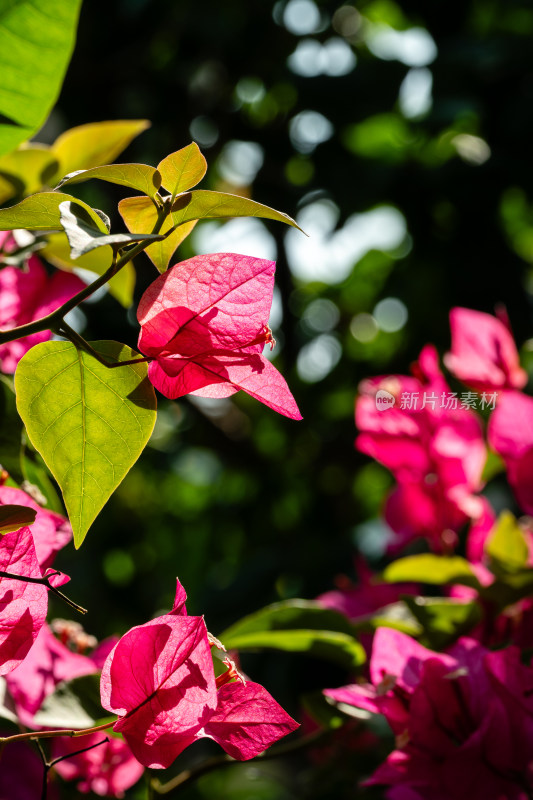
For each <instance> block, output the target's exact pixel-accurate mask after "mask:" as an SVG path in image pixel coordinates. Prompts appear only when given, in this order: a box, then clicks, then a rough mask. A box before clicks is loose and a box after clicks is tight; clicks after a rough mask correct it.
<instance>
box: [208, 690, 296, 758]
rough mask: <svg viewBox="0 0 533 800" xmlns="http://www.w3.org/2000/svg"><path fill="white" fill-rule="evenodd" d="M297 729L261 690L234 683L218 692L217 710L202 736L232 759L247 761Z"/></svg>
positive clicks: (272, 699)
mask: <svg viewBox="0 0 533 800" xmlns="http://www.w3.org/2000/svg"><path fill="white" fill-rule="evenodd" d="M298 727H299V724H298V723H297V722H295V720H293V719H292V717H290V716H289V715H288V714H287V712H286V711H284V710H283V708H282V707H281V706H280V705H279V704H278V703H276V701H275V700H274V698H273V697H272V696H271V695H270V694H269V693H268V692H267V690H266V689H265V688H264V687H263V686H260V685H259V684H258V683H253V682H252V681H247V682H246V683H245V684H243V683H241V682H240V681H237V682H235V683H227V684H225V685H224V686H222V687H221V688H220V689H219V690H218V705H217V709H216V711H214V713H213V714H212V715H211V717H210V719H209V722H208V723H207V725H205V726H204V733H205V735H206V736H208V737H209V738H211V739H214V740H215V742H218V744H219V745H221V747H223V748H224V750H225V751H226V753H228V754H229V755H230V756H232V758H236V759H238V760H239V761H246V760H247V759H249V758H254V756H257V755H259V753H262V752H263V751H264V750H266V749H267V747H270V745H271V744H274V742H277V741H278V739H281V737H282V736H286V735H287V734H288V733H291V732H292V731H294V730H296V728H298Z"/></svg>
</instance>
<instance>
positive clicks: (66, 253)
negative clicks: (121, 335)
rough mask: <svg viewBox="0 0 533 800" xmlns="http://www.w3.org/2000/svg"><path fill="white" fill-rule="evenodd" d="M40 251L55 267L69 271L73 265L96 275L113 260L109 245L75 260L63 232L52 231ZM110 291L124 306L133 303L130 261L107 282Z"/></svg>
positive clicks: (133, 283)
mask: <svg viewBox="0 0 533 800" xmlns="http://www.w3.org/2000/svg"><path fill="white" fill-rule="evenodd" d="M41 253H42V254H43V256H44V257H45V258H46V260H47V261H49V262H50V263H51V264H53V265H54V266H55V267H58V268H59V269H64V270H66V271H67V272H71V271H72V270H73V269H74V268H75V267H80V268H82V269H87V270H89V271H90V272H95V273H96V274H97V275H103V274H104V272H105V271H106V270H107V269H109V267H110V266H111V262H112V260H113V251H112V249H111V247H109V246H106V247H98V248H97V249H96V250H91V252H90V253H87V254H86V255H84V256H80V257H79V258H77V259H76V260H75V261H74V259H72V258H71V257H70V245H69V243H68V239H67V237H66V235H65V234H64V233H53V234H51V235H50V236H48V239H47V245H46V247H45V248H43V250H41ZM107 286H108V288H109V291H110V293H111V294H112V295H113V297H114V298H115V299H116V300H118V302H119V303H121V305H123V306H124V307H125V308H129V307H130V306H131V304H132V303H133V290H134V288H135V267H134V266H133V264H132V263H131V261H130V262H129V263H128V264H126V266H125V267H122V269H121V270H120V272H117V274H116V275H114V276H113V277H112V278H111V280H110V281H108V284H107Z"/></svg>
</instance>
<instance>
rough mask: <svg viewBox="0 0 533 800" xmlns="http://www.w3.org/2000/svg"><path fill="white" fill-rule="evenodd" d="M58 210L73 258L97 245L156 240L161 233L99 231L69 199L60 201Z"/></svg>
mask: <svg viewBox="0 0 533 800" xmlns="http://www.w3.org/2000/svg"><path fill="white" fill-rule="evenodd" d="M59 211H60V219H61V225H62V227H63V229H64V231H65V233H66V234H67V239H68V241H69V244H70V255H71V257H72V258H74V259H76V258H78V257H79V256H83V255H86V254H87V253H89V252H90V251H91V250H95V249H96V248H98V247H106V246H107V245H111V246H112V247H113V246H114V245H116V246H117V247H119V248H120V247H124V246H125V245H127V244H131V243H132V242H142V241H145V240H147V239H153V240H154V241H156V240H159V239H161V238H162V236H161V235H156V234H150V233H107V231H106V232H105V233H101V232H100V231H99V230H98V229H97V228H95V227H94V226H93V225H91V224H88V221H87V215H86V214H85V213H83V209H80V208H79V206H77V204H76V203H71V202H69V201H66V202H65V203H61V204H60V206H59ZM80 211H81V212H82V213H80ZM84 217H85V219H84ZM89 223H90V220H89Z"/></svg>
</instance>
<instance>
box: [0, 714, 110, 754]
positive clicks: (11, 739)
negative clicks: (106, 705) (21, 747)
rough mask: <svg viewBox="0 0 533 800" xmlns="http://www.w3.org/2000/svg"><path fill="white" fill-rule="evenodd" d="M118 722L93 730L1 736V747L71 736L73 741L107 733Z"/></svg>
mask: <svg viewBox="0 0 533 800" xmlns="http://www.w3.org/2000/svg"><path fill="white" fill-rule="evenodd" d="M116 721H117V720H116V719H113V720H111V722H104V723H103V724H102V725H95V726H94V727H93V728H82V730H73V729H72V728H69V729H66V730H53V731H26V732H25V733H14V734H13V736H0V746H1V747H4V746H5V745H6V744H9V743H10V742H24V741H28V740H29V739H33V740H35V741H37V740H38V739H56V738H57V737H59V736H70V737H71V738H73V739H77V738H78V737H81V736H89V735H90V734H91V733H97V732H98V731H105V730H106V729H107V728H111V727H112V726H113V725H114V724H115V723H116Z"/></svg>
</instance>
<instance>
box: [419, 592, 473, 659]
mask: <svg viewBox="0 0 533 800" xmlns="http://www.w3.org/2000/svg"><path fill="white" fill-rule="evenodd" d="M404 601H405V603H406V604H407V605H408V606H409V608H410V609H411V611H412V613H413V615H414V616H415V617H416V619H417V620H418V621H419V622H420V624H421V626H422V628H423V631H424V636H423V639H422V641H423V643H424V644H427V645H428V646H429V647H431V648H433V649H436V650H439V649H442V648H444V647H447V646H448V645H449V644H451V643H452V642H454V641H455V640H456V639H457V638H458V637H459V636H461V635H463V634H466V633H468V632H469V631H470V630H471V629H472V628H473V627H474V625H477V624H478V622H480V621H481V618H482V612H481V607H480V605H479V603H476V602H475V601H468V602H464V601H461V600H454V599H453V598H443V597H408V596H406V597H404Z"/></svg>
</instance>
